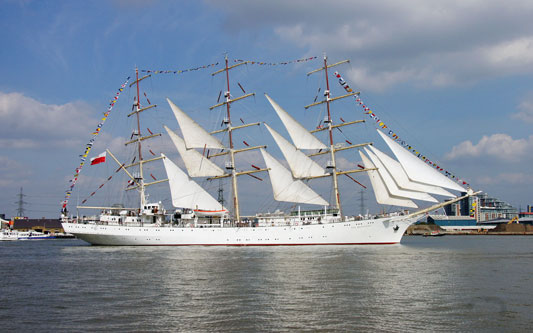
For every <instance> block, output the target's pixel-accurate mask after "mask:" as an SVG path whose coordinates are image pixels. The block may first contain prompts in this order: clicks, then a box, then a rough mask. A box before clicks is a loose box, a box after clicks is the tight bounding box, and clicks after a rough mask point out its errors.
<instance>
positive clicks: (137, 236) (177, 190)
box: [62, 57, 474, 246]
mask: <svg viewBox="0 0 533 333" xmlns="http://www.w3.org/2000/svg"><path fill="white" fill-rule="evenodd" d="M344 62H346V61H342V62H339V63H336V64H333V65H329V64H328V62H327V57H324V66H323V67H322V68H321V69H318V70H316V71H313V72H310V73H308V75H309V74H312V73H314V72H319V71H324V73H325V78H326V90H325V93H324V96H325V99H324V100H322V101H319V102H315V103H313V104H311V105H308V106H306V108H309V107H313V106H315V105H320V104H323V105H325V107H326V109H327V117H326V118H325V119H324V122H323V123H324V126H323V127H321V128H319V129H316V130H313V131H308V130H307V129H305V128H304V127H303V126H302V125H301V124H300V123H299V122H298V121H297V120H295V119H294V118H293V117H292V116H291V115H290V114H289V113H287V112H286V111H285V110H284V109H283V108H282V107H281V106H280V105H279V104H278V103H277V102H276V101H274V100H273V99H272V98H271V97H270V96H268V95H266V94H265V96H266V98H267V99H268V101H269V103H270V104H271V106H272V108H273V109H274V110H275V112H276V114H277V115H278V116H279V118H280V120H281V121H282V123H283V124H284V126H285V128H286V130H287V132H288V133H289V136H290V139H291V140H290V141H289V140H287V139H286V138H284V137H283V136H282V135H280V134H279V133H278V132H276V131H275V130H274V129H273V128H272V127H271V126H269V125H267V124H264V126H265V127H266V129H267V130H268V132H269V133H270V134H271V135H272V137H273V139H274V141H275V142H276V144H277V146H278V147H279V149H280V150H281V152H282V154H283V156H284V158H285V159H286V161H287V164H288V165H289V167H290V170H288V169H287V168H285V167H284V165H283V164H282V163H281V162H280V161H278V160H277V159H276V158H274V157H273V156H271V155H270V154H269V153H268V152H267V150H266V146H255V147H246V148H243V149H236V148H235V147H234V143H233V136H232V133H233V132H234V131H236V130H239V129H241V128H245V127H248V126H257V125H260V123H252V124H244V125H239V126H234V125H233V123H232V121H231V113H230V109H231V105H232V103H233V102H236V101H238V100H240V99H243V98H246V97H249V96H253V95H254V94H253V93H251V94H250V93H249V94H246V93H245V95H243V96H240V97H237V98H233V96H232V95H231V94H230V84H229V70H230V69H232V68H234V67H237V66H239V65H242V64H245V63H246V62H241V63H237V64H236V65H233V66H229V65H228V59H227V57H226V60H225V67H224V68H223V69H222V70H220V71H218V72H215V73H213V75H215V74H218V73H225V74H226V82H227V91H226V92H225V93H224V96H225V101H223V102H222V103H219V104H217V105H214V106H213V107H211V109H213V108H217V107H225V108H226V117H225V119H224V124H225V125H226V127H225V128H224V129H223V130H219V131H215V132H211V133H209V132H208V131H206V130H205V129H204V128H202V127H201V126H200V125H199V124H198V123H197V122H195V121H194V120H193V119H192V118H191V117H189V116H188V115H187V114H186V113H185V112H184V111H182V110H181V109H180V108H179V107H178V106H177V105H176V104H174V103H173V102H172V101H171V100H170V99H167V101H168V104H169V106H170V109H171V110H172V111H173V113H174V116H175V118H176V120H177V123H178V124H179V127H180V129H181V134H182V136H183V137H181V136H180V135H178V134H177V133H175V132H174V131H173V130H171V129H170V128H169V127H167V126H164V128H165V130H166V132H167V133H168V135H169V137H170V139H171V141H172V142H173V143H174V145H175V147H176V149H177V151H178V152H179V154H180V156H181V158H182V160H183V163H184V164H185V168H186V172H185V171H183V170H181V169H180V168H179V167H178V166H177V165H176V164H175V163H174V162H173V161H172V160H171V159H170V158H168V157H167V156H165V155H163V154H161V156H159V157H156V158H152V159H144V158H143V155H142V142H143V141H144V140H146V139H149V138H150V137H154V136H156V135H155V134H152V133H151V134H152V135H150V136H145V137H143V136H141V127H140V113H141V112H143V111H146V110H148V109H150V108H151V107H152V106H151V105H150V106H147V107H142V106H141V104H140V94H139V84H140V82H141V81H142V80H143V79H144V78H146V77H147V76H145V77H142V78H139V75H138V71H137V76H136V81H135V82H134V83H132V85H134V84H135V85H136V88H137V97H136V103H135V105H134V106H135V109H134V111H133V112H132V113H130V115H129V116H132V115H135V116H136V117H137V132H136V138H135V139H133V140H131V141H129V142H127V143H126V144H136V145H137V148H138V155H137V158H138V160H137V161H138V162H137V163H132V164H130V165H125V164H123V163H121V162H119V161H118V159H117V158H116V157H115V156H114V155H113V154H112V153H111V151H109V150H107V153H108V154H109V155H110V156H111V157H112V158H113V159H114V160H115V161H116V162H117V164H118V165H119V166H120V168H121V169H122V170H124V172H125V173H126V174H127V175H128V176H129V178H130V181H131V182H132V184H134V186H133V187H130V188H129V190H131V189H135V190H137V191H138V192H139V194H140V207H139V208H122V207H78V208H93V209H94V208H98V209H100V210H101V211H102V213H101V214H100V215H99V216H97V217H96V218H92V219H91V218H85V219H80V218H72V217H68V216H67V214H64V215H63V216H62V219H63V228H64V230H65V232H67V233H71V234H74V235H75V236H77V237H78V238H80V239H83V240H85V241H87V242H89V243H91V244H94V245H218V246H252V245H253V246H265V245H340V244H395V243H399V242H400V241H401V239H402V236H403V234H404V232H405V230H406V229H407V227H408V226H409V225H411V224H412V223H414V222H416V221H417V220H418V219H420V218H421V217H422V216H424V215H425V214H426V213H427V212H429V211H433V210H436V209H439V208H441V207H443V206H445V205H448V204H451V203H453V202H456V201H458V200H461V199H463V198H466V197H468V196H470V195H473V194H474V193H473V191H472V190H470V189H468V190H467V189H465V188H463V187H462V186H460V185H458V184H457V183H456V182H454V181H452V180H451V179H450V178H448V177H446V176H444V175H443V174H442V173H440V172H439V171H437V170H435V169H433V168H432V167H430V166H428V165H427V164H426V163H424V162H422V161H421V160H420V159H418V158H417V157H416V156H414V155H413V154H412V153H410V152H409V151H407V150H406V149H405V148H403V147H402V146H401V145H399V144H398V143H396V142H395V141H394V140H392V139H390V138H389V137H388V136H386V135H385V134H383V133H381V131H380V130H377V131H378V133H379V135H380V136H381V138H382V139H383V140H384V141H385V143H386V145H387V146H388V147H389V148H390V150H391V151H392V152H393V154H394V156H395V157H396V159H394V158H392V157H390V156H388V155H387V154H385V153H384V152H382V151H380V150H378V149H377V148H375V147H374V146H373V145H372V143H362V144H350V146H339V145H336V144H335V143H334V141H333V133H332V132H333V130H334V129H337V128H340V127H342V126H348V125H353V124H356V123H358V122H362V121H351V122H343V123H340V124H336V125H334V124H333V122H332V117H331V113H330V103H332V102H333V101H335V100H337V99H341V98H345V97H350V96H354V95H357V94H358V93H355V92H350V93H348V94H346V95H343V96H338V97H331V96H330V87H329V81H328V69H330V68H331V67H333V66H336V65H339V64H341V63H344ZM243 91H244V89H243ZM321 131H327V132H328V133H329V142H328V143H327V144H324V143H323V142H321V141H320V140H318V139H317V138H316V137H315V136H314V135H313V133H316V132H321ZM222 132H223V133H226V134H227V137H228V138H229V144H228V145H227V146H225V145H224V144H223V143H222V142H221V141H220V140H218V139H217V138H216V137H215V136H214V135H215V134H217V133H222ZM353 148H359V149H360V150H359V154H360V156H361V159H362V161H363V162H362V163H363V166H362V167H361V168H359V169H355V170H348V171H340V170H339V169H338V168H337V167H336V160H335V157H336V153H337V152H339V151H342V150H346V149H353ZM197 149H200V150H203V152H205V150H206V149H220V150H221V151H220V153H217V154H213V155H211V156H206V155H205V154H204V153H200V152H199V151H198V150H197ZM255 149H258V150H259V151H260V153H261V155H262V157H263V159H264V163H265V165H266V167H265V168H259V167H255V166H254V167H255V169H254V170H249V171H237V169H236V167H235V155H236V154H239V153H241V152H245V151H249V150H255ZM309 150H311V151H314V152H313V153H309V152H306V151H309ZM324 154H328V155H329V161H328V163H327V167H326V168H323V167H322V166H320V165H319V164H318V163H317V162H316V161H314V160H313V159H312V158H311V157H313V156H317V155H324ZM208 155H209V154H208ZM216 156H227V157H228V161H227V162H226V165H225V169H226V170H224V169H223V168H221V167H219V166H217V165H216V164H215V163H213V161H212V159H213V158H214V157H216ZM160 160H162V161H163V164H164V168H165V170H166V174H167V177H168V179H165V180H159V181H154V182H151V183H149V182H146V181H145V177H144V176H143V166H144V164H146V163H148V162H156V161H160ZM132 168H138V172H137V173H133V172H130V171H129V170H131V169H132ZM258 172H268V175H269V177H270V181H271V184H272V190H273V197H274V199H275V200H277V201H284V202H291V203H295V204H308V205H316V206H317V209H316V210H313V211H304V212H302V211H298V212H297V213H294V214H290V215H285V214H257V215H256V216H255V217H254V218H242V217H241V214H240V199H239V195H238V186H237V178H238V177H239V176H241V175H251V174H254V173H258ZM359 172H366V173H368V175H369V178H370V182H371V185H372V187H373V189H374V193H375V197H376V201H377V202H378V203H379V204H382V205H392V206H399V207H403V208H414V209H417V208H418V205H417V204H416V203H415V201H425V202H429V203H431V204H432V205H431V206H430V207H428V208H425V209H419V210H417V211H415V212H414V213H409V212H408V211H405V210H404V211H400V212H398V213H391V214H383V215H381V216H367V217H351V218H349V217H345V216H344V215H343V213H342V209H341V200H340V193H339V187H338V179H337V178H338V176H339V175H344V174H347V175H348V174H353V173H359ZM207 177H208V178H209V179H220V178H226V177H231V183H232V203H233V205H232V209H233V210H232V211H231V212H230V211H229V210H228V209H227V208H226V207H224V205H223V204H221V203H220V202H219V201H217V200H216V199H215V198H213V197H212V196H211V194H209V193H208V192H207V191H205V190H204V189H203V188H202V187H201V186H200V185H199V184H198V183H197V182H196V181H195V180H194V179H193V178H207ZM323 177H331V179H332V185H333V186H332V188H333V194H334V198H335V202H334V204H333V206H334V207H333V208H328V206H329V203H328V202H327V201H326V200H325V199H323V198H322V197H321V196H320V195H319V194H318V193H317V192H315V191H314V190H313V189H312V188H311V187H310V186H309V185H308V183H307V182H304V180H305V181H307V180H311V179H316V178H323ZM166 181H168V184H169V187H170V194H171V198H172V205H173V206H174V208H175V210H170V209H169V210H166V209H165V207H163V204H162V203H161V202H156V203H149V202H147V199H146V194H145V189H146V187H148V186H151V185H155V184H159V183H163V182H166ZM449 190H452V191H458V192H460V193H463V195H462V196H459V197H458V196H456V195H454V194H452V193H450V192H449ZM465 193H466V194H465ZM432 195H438V196H442V197H447V198H451V199H448V200H447V201H445V202H442V203H439V202H438V200H437V199H435V198H434V197H433V196H432Z"/></svg>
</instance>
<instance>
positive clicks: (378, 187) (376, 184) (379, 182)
mask: <svg viewBox="0 0 533 333" xmlns="http://www.w3.org/2000/svg"><path fill="white" fill-rule="evenodd" d="M359 155H361V159H362V160H363V165H364V167H365V168H366V169H368V168H375V167H376V166H375V165H374V164H373V163H372V162H371V161H370V160H369V159H368V157H366V156H365V155H364V154H363V153H362V152H361V151H359ZM368 177H369V178H370V183H371V184H372V188H373V189H374V195H375V196H376V201H377V202H378V203H379V204H382V205H393V206H401V207H412V208H417V207H418V206H417V205H416V204H415V203H414V202H413V201H412V200H409V199H406V198H401V197H395V196H393V195H391V194H390V193H389V191H388V190H387V187H386V186H385V183H384V182H383V179H381V176H380V175H379V173H378V172H377V171H376V170H370V171H368Z"/></svg>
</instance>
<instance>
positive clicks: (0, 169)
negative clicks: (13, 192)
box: [0, 156, 32, 188]
mask: <svg viewBox="0 0 533 333" xmlns="http://www.w3.org/2000/svg"><path fill="white" fill-rule="evenodd" d="M31 174H32V172H31V171H29V168H28V167H26V166H24V165H23V164H21V163H20V162H17V161H14V160H12V159H10V158H8V157H6V156H0V175H2V177H0V187H2V188H8V187H12V186H20V185H24V184H26V183H27V181H26V180H25V179H26V178H27V177H28V176H30V175H31Z"/></svg>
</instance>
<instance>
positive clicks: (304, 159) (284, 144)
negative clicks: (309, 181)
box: [265, 123, 325, 178]
mask: <svg viewBox="0 0 533 333" xmlns="http://www.w3.org/2000/svg"><path fill="white" fill-rule="evenodd" d="M265 126H266V128H267V129H268V131H269V132H270V134H271V135H272V137H273V138H274V140H275V141H276V143H277V144H278V147H279V149H280V150H281V152H282V153H283V156H284V157H285V159H286V160H287V162H288V163H289V166H290V168H291V171H292V175H293V177H294V178H308V177H313V176H322V175H324V174H325V171H324V169H323V168H322V167H321V166H320V165H318V164H317V163H316V162H315V161H313V160H312V159H311V158H310V157H308V156H307V155H305V154H304V153H303V152H302V151H301V150H298V149H296V147H294V146H293V145H292V144H291V143H290V142H289V141H287V140H285V138H284V137H282V136H281V135H280V134H279V133H278V132H276V131H274V130H273V129H272V128H271V127H270V126H268V125H267V124H266V123H265Z"/></svg>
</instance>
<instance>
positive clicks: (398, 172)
mask: <svg viewBox="0 0 533 333" xmlns="http://www.w3.org/2000/svg"><path fill="white" fill-rule="evenodd" d="M369 147H370V149H372V151H373V152H374V154H376V156H377V157H378V158H379V160H380V161H381V163H383V166H385V169H387V171H388V172H389V173H390V175H391V176H392V178H393V179H394V181H395V182H396V184H397V185H398V187H400V188H402V189H404V190H410V191H419V192H426V193H431V194H437V195H442V196H445V197H450V198H453V197H455V195H453V194H452V193H450V192H448V191H446V190H445V189H443V188H442V187H438V186H432V185H427V184H422V183H419V182H414V181H412V180H410V179H409V177H407V174H406V173H405V171H404V169H403V168H402V165H401V164H400V162H398V161H396V160H395V159H393V158H392V157H390V156H389V155H387V154H385V153H384V152H382V151H380V150H378V149H377V148H375V147H374V146H369Z"/></svg>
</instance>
